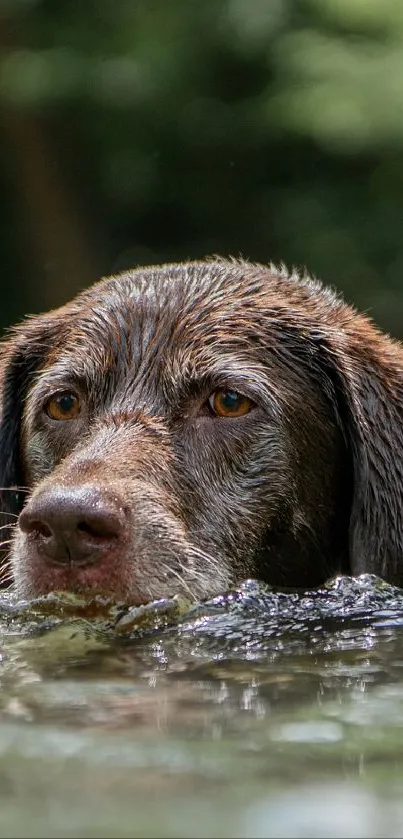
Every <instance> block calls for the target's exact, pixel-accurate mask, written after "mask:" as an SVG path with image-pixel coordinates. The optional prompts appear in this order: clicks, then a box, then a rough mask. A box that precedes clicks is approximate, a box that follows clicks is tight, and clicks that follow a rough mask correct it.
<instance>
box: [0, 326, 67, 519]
mask: <svg viewBox="0 0 403 839" xmlns="http://www.w3.org/2000/svg"><path fill="white" fill-rule="evenodd" d="M56 327H57V324H56V322H55V319H54V318H52V316H51V315H50V316H46V315H40V316H39V317H35V318H30V319H27V320H26V321H25V322H24V323H23V324H21V325H20V326H18V327H16V328H15V329H14V330H13V331H12V332H11V333H10V335H9V337H8V338H7V339H6V340H4V341H3V342H2V344H1V345H0V513H3V514H4V513H6V514H7V513H11V514H14V515H15V514H18V513H19V511H20V510H21V507H22V504H23V500H24V491H23V490H21V489H20V487H22V485H23V483H24V476H23V471H22V464H21V453H20V431H21V418H22V412H23V407H24V400H25V398H26V395H27V392H28V390H29V387H30V385H31V384H32V382H33V379H34V376H35V373H36V371H37V370H38V369H39V368H40V367H41V365H42V364H43V363H44V360H45V358H46V355H47V352H48V351H49V349H50V348H51V347H52V345H53V342H54V337H55V330H56Z"/></svg>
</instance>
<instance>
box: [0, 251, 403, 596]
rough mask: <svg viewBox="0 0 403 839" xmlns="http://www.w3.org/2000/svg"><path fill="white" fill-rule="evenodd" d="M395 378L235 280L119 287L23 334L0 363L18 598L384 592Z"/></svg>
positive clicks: (336, 331) (396, 502)
mask: <svg viewBox="0 0 403 839" xmlns="http://www.w3.org/2000/svg"><path fill="white" fill-rule="evenodd" d="M402 369H403V364H402V350H401V348H400V347H399V345H397V344H394V343H393V342H392V341H391V340H390V339H388V338H387V337H386V336H382V335H381V333H379V332H377V331H376V330H375V328H374V327H373V326H372V325H371V324H370V322H369V321H368V320H367V319H365V318H363V317H362V316H359V315H357V314H356V313H355V312H354V311H353V310H352V309H351V308H350V307H348V306H346V305H345V304H344V303H342V302H341V301H340V300H339V299H338V298H337V297H336V296H335V295H334V294H333V293H331V292H330V291H328V290H326V289H324V288H323V287H322V286H321V285H320V284H319V283H316V282H314V281H312V280H308V279H307V280H300V279H298V278H297V277H295V276H288V275H287V274H286V273H285V272H277V271H275V270H274V269H272V268H265V267H263V266H254V265H249V264H247V263H241V262H226V261H217V262H213V261H211V262H200V263H190V264H183V265H167V266H162V267H156V268H148V269H143V270H138V271H133V272H129V273H126V274H122V275H120V276H118V277H111V278H108V279H106V280H103V281H101V282H100V283H98V284H96V285H95V286H93V287H92V288H90V289H89V290H87V291H85V292H83V293H82V294H81V295H79V296H78V297H77V298H76V299H75V300H74V301H72V302H71V303H69V304H68V305H66V306H64V307H62V308H61V309H58V310H55V311H53V312H50V313H49V314H46V315H42V316H39V317H35V318H31V319H29V320H27V321H25V322H24V323H23V324H22V325H20V326H19V327H17V328H16V329H15V330H14V331H13V333H12V334H11V336H10V337H9V338H8V340H7V341H6V342H5V343H4V346H3V360H2V370H3V396H2V401H3V408H2V426H1V440H0V483H1V486H2V487H4V488H5V489H4V492H3V499H2V508H3V510H5V511H8V512H9V513H10V514H13V513H14V514H19V519H18V523H17V525H16V526H15V528H14V536H13V539H12V548H11V567H12V573H13V577H14V580H15V584H16V587H17V590H18V592H19V593H20V594H21V595H24V596H33V595H38V594H41V593H46V592H48V591H51V590H61V589H64V590H70V591H76V592H95V591H105V590H108V591H111V592H112V593H113V594H114V595H115V597H116V598H118V599H125V600H129V601H132V602H135V603H141V602H144V601H147V600H150V599H153V598H157V597H162V596H168V595H172V594H174V593H175V592H179V591H182V592H183V593H186V594H188V595H191V596H192V597H193V598H200V597H203V596H206V595H209V594H212V593H215V592H217V591H219V590H221V589H225V588H227V587H228V586H229V585H230V584H232V583H234V582H236V581H239V580H241V579H243V578H245V577H247V576H254V577H260V578H263V579H265V580H267V581H269V582H272V583H274V584H283V585H289V586H299V585H304V586H305V585H306V586H308V585H315V584H319V583H321V582H322V581H323V580H325V579H326V578H327V577H328V576H329V575H331V574H332V573H333V572H336V571H340V570H351V571H353V572H356V571H363V570H367V571H374V572H375V573H379V574H382V575H384V576H386V577H387V578H389V579H391V580H394V581H397V580H400V579H402V578H403V573H402V572H401V571H400V553H401V549H402V545H403V536H402V527H401V525H400V518H401V512H402V507H403V496H402V492H403V490H402V486H403V482H402V480H401V479H402V477H403V476H402V471H403V467H402V458H401V451H400V449H401V444H402V431H401V414H402V372H401V371H402ZM399 445H400V448H399Z"/></svg>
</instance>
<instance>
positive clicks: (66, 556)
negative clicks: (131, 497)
mask: <svg viewBox="0 0 403 839" xmlns="http://www.w3.org/2000/svg"><path fill="white" fill-rule="evenodd" d="M125 525H126V516H125V512H124V510H123V508H122V506H121V505H120V503H119V500H118V499H117V498H116V497H115V496H114V495H113V494H111V493H110V492H108V491H107V490H105V489H100V488H99V487H96V486H92V485H85V486H82V487H78V488H77V487H73V488H66V487H51V488H46V489H44V490H43V491H42V492H41V493H39V494H38V495H36V496H34V497H33V498H31V499H30V501H29V502H28V504H27V505H26V507H25V508H24V509H23V510H22V512H21V513H20V517H19V526H20V528H21V530H22V531H23V532H24V533H25V534H26V535H27V536H28V537H29V538H30V539H31V540H32V541H33V542H34V543H35V547H36V549H37V550H38V552H39V553H40V555H41V556H43V557H44V558H45V559H47V560H50V561H51V562H54V563H58V564H61V565H66V564H69V565H75V566H77V565H80V566H84V565H91V564H93V563H95V562H98V561H101V560H102V557H103V556H104V555H105V553H106V552H108V551H110V549H111V547H112V545H114V546H116V543H117V542H119V540H121V539H122V537H123V536H124V532H125Z"/></svg>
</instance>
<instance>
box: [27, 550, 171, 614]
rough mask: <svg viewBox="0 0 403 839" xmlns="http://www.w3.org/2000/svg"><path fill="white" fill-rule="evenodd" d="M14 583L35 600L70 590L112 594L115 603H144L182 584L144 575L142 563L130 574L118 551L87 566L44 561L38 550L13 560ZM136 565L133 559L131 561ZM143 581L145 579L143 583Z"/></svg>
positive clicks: (134, 604) (86, 594)
mask: <svg viewBox="0 0 403 839" xmlns="http://www.w3.org/2000/svg"><path fill="white" fill-rule="evenodd" d="M13 566H14V582H15V590H16V593H17V596H18V597H20V598H24V599H32V598H37V597H41V596H44V595H46V594H50V593H51V592H67V593H70V594H76V595H79V596H82V597H86V598H91V597H94V596H96V595H103V596H107V597H110V598H111V600H113V601H114V602H122V603H126V604H129V605H132V606H141V605H143V604H145V603H149V602H150V601H151V600H156V599H160V598H167V597H171V596H173V595H174V594H175V593H177V591H176V590H177V589H178V583H177V581H176V590H175V581H172V583H171V584H170V581H169V580H165V581H163V580H160V581H156V580H155V579H154V580H152V581H150V585H149V586H148V585H147V577H145V576H144V573H142V570H141V563H139V568H138V574H133V570H131V573H130V574H129V573H128V563H127V561H125V557H124V556H122V555H121V554H120V555H117V554H116V553H114V552H111V553H110V554H108V555H106V556H104V557H103V558H102V561H97V562H94V563H93V564H88V565H86V566H79V565H75V564H74V563H73V562H72V563H70V564H67V563H64V564H57V563H53V562H51V561H48V560H44V559H43V557H42V556H40V555H39V553H38V552H37V551H35V550H32V548H30V549H29V550H25V551H22V552H21V551H20V552H19V554H18V561H15V560H14V561H13ZM131 566H132V568H133V559H132V560H131ZM140 581H141V582H140Z"/></svg>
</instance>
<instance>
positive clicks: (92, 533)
mask: <svg viewBox="0 0 403 839" xmlns="http://www.w3.org/2000/svg"><path fill="white" fill-rule="evenodd" d="M119 529H120V528H119V523H118V522H117V521H115V520H114V517H111V516H110V515H109V516H107V515H105V514H104V515H103V516H100V517H99V518H90V517H88V518H87V519H83V520H82V521H79V522H78V523H77V531H78V533H82V534H83V536H88V537H90V538H91V539H100V540H101V539H114V538H116V537H117V536H118V535H119Z"/></svg>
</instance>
